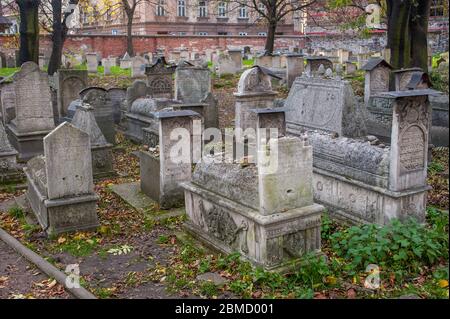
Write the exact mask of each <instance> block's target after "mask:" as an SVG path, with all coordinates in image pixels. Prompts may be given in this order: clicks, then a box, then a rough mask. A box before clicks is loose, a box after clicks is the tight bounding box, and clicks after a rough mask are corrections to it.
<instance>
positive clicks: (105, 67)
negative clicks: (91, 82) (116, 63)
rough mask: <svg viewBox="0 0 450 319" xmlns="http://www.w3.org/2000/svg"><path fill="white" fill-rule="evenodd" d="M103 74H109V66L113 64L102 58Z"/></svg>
mask: <svg viewBox="0 0 450 319" xmlns="http://www.w3.org/2000/svg"><path fill="white" fill-rule="evenodd" d="M102 66H103V75H111V67H112V66H113V64H112V61H111V60H110V59H109V58H108V59H103V60H102Z"/></svg>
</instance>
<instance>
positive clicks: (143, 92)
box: [127, 80, 152, 112]
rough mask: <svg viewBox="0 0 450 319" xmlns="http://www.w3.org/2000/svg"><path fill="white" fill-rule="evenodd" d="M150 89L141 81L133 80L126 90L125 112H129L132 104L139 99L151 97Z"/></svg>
mask: <svg viewBox="0 0 450 319" xmlns="http://www.w3.org/2000/svg"><path fill="white" fill-rule="evenodd" d="M151 94H152V92H151V90H150V87H149V86H147V84H146V83H145V82H144V81H142V80H135V81H134V82H133V84H132V85H131V86H130V87H129V88H127V111H128V112H130V111H131V106H132V105H133V102H134V101H136V100H137V99H139V98H143V97H151Z"/></svg>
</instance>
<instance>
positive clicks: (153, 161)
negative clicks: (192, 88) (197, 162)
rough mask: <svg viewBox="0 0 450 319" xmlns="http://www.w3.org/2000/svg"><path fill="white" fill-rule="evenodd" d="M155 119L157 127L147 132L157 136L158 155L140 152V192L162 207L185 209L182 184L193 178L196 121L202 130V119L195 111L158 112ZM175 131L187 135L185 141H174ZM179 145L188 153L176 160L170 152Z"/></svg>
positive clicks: (155, 137)
mask: <svg viewBox="0 0 450 319" xmlns="http://www.w3.org/2000/svg"><path fill="white" fill-rule="evenodd" d="M154 116H155V118H156V120H157V122H158V124H157V125H156V127H155V129H154V130H151V128H149V129H150V130H147V129H146V130H147V133H148V134H150V135H154V138H153V139H151V140H153V141H157V145H158V146H159V153H152V152H150V151H141V152H140V156H139V157H140V167H141V170H140V171H141V190H142V192H143V193H144V194H146V195H147V196H149V197H150V198H152V199H154V200H155V201H157V202H158V203H159V204H160V207H162V208H171V207H177V206H182V205H183V203H184V191H183V188H182V187H181V185H180V183H182V182H187V181H189V180H190V179H191V175H192V163H193V159H192V156H193V155H192V150H193V149H192V140H193V134H194V120H195V119H196V120H197V122H198V123H199V125H200V127H199V128H200V130H201V119H200V116H199V115H198V114H197V113H195V112H192V111H172V112H156V113H154ZM175 129H178V130H184V132H186V133H187V135H183V136H182V138H184V140H181V141H179V140H178V139H177V140H173V139H172V137H171V134H172V133H173V131H174V130H175ZM180 143H183V144H182V147H183V148H184V151H187V153H188V154H184V155H185V157H184V158H179V159H177V158H175V157H174V155H173V154H172V153H171V152H172V148H174V147H176V146H177V145H178V146H179V145H180ZM155 146H156V145H155Z"/></svg>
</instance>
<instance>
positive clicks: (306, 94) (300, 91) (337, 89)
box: [284, 75, 366, 137]
mask: <svg viewBox="0 0 450 319" xmlns="http://www.w3.org/2000/svg"><path fill="white" fill-rule="evenodd" d="M284 106H285V107H286V121H287V129H288V132H289V133H292V132H301V131H302V130H320V131H323V132H329V133H334V134H337V135H339V136H347V137H358V136H363V135H365V134H366V126H365V117H364V114H365V109H364V105H359V104H358V103H357V101H356V99H355V96H354V94H353V89H352V87H351V84H350V82H348V81H343V80H340V79H328V78H322V77H308V76H306V75H304V76H301V77H298V78H297V79H296V80H295V82H294V84H293V85H292V88H291V90H290V91H289V96H288V98H287V99H286V102H285V105H284Z"/></svg>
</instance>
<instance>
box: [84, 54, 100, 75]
mask: <svg viewBox="0 0 450 319" xmlns="http://www.w3.org/2000/svg"><path fill="white" fill-rule="evenodd" d="M86 63H87V70H88V72H89V73H97V67H98V58H97V53H86Z"/></svg>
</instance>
